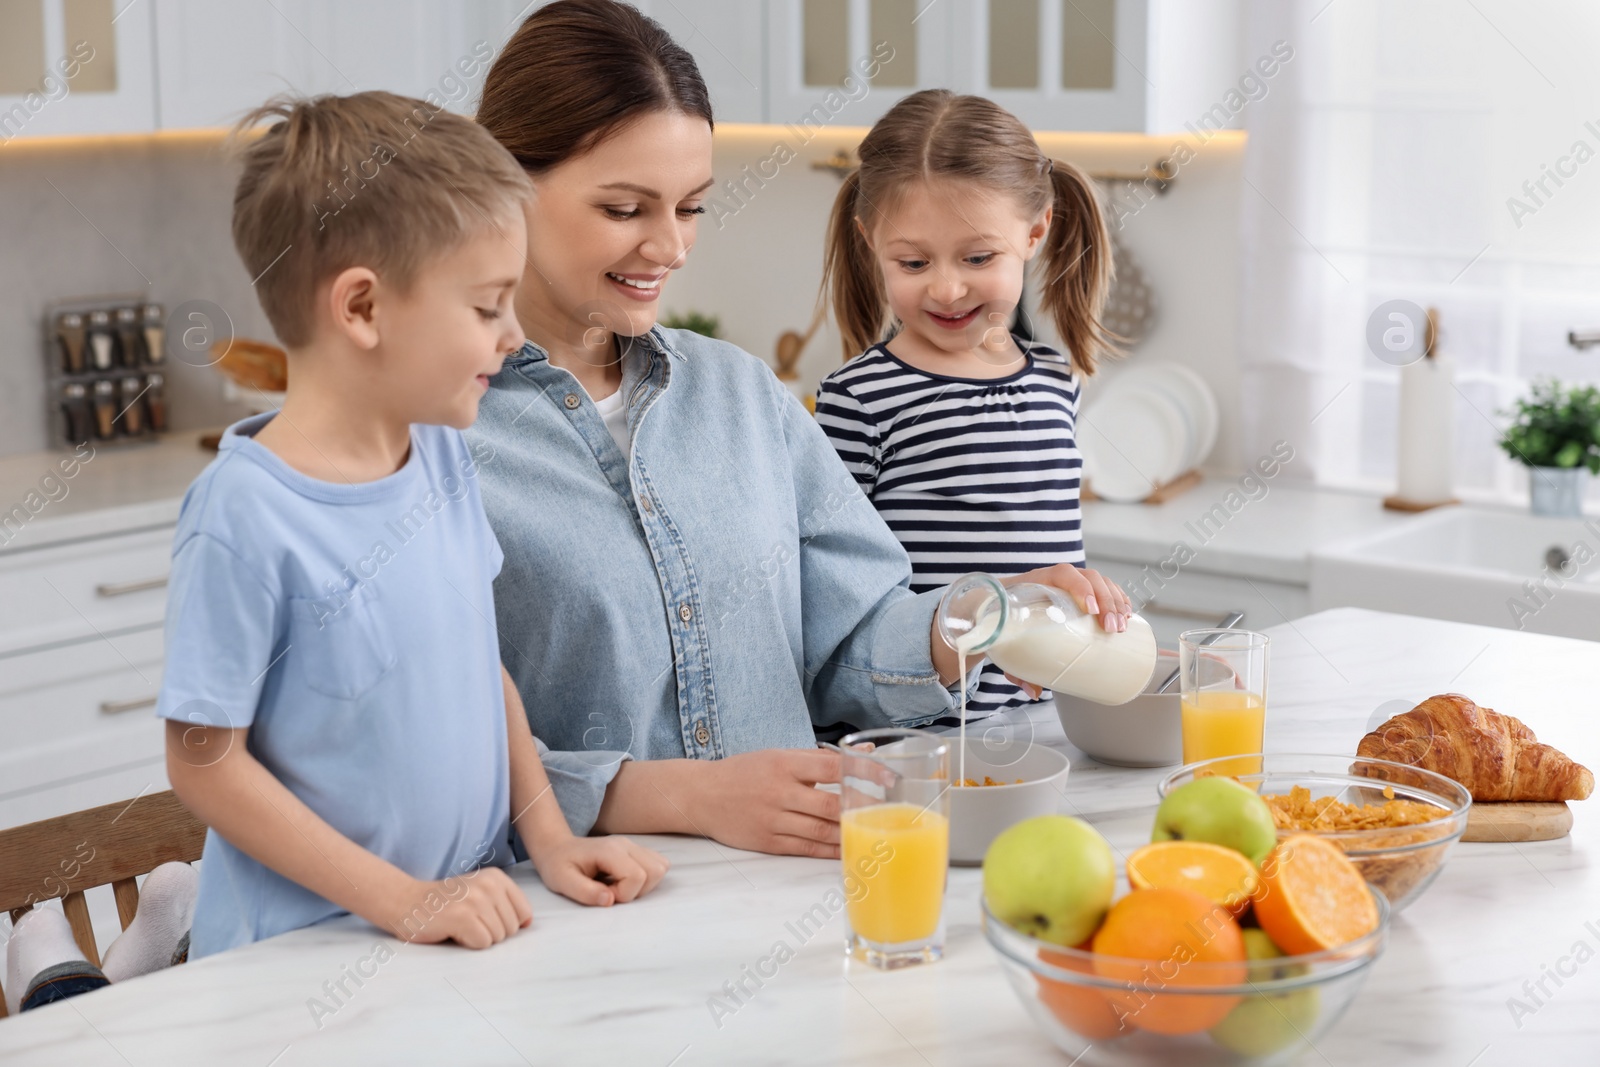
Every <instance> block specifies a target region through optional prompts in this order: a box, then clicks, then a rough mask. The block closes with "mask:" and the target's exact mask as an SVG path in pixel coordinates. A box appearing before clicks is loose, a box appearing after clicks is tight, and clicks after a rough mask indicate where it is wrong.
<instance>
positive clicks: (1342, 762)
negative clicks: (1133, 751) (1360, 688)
mask: <svg viewBox="0 0 1600 1067" xmlns="http://www.w3.org/2000/svg"><path fill="white" fill-rule="evenodd" d="M1243 758H1244V759H1248V760H1253V761H1259V763H1260V767H1261V769H1260V771H1258V772H1256V773H1253V774H1235V775H1233V777H1235V778H1237V779H1238V780H1239V781H1241V782H1243V783H1244V784H1245V785H1248V786H1250V787H1252V788H1254V789H1256V790H1257V792H1259V793H1261V794H1262V795H1263V796H1269V795H1273V794H1286V793H1288V792H1289V791H1290V790H1291V789H1293V788H1294V787H1295V786H1297V785H1298V786H1304V787H1305V789H1306V790H1307V791H1308V792H1309V793H1310V794H1311V799H1312V800H1313V801H1315V800H1317V799H1319V798H1322V797H1332V798H1334V799H1335V800H1339V801H1342V802H1343V803H1346V804H1352V805H1355V806H1357V807H1360V806H1363V805H1369V804H1370V805H1374V806H1381V805H1382V804H1383V803H1384V802H1385V801H1386V800H1389V799H1391V797H1390V796H1388V795H1386V793H1391V794H1392V799H1395V800H1414V801H1420V802H1422V803H1425V804H1433V805H1435V806H1437V807H1438V808H1439V809H1440V814H1439V817H1438V818H1436V819H1433V820H1431V821H1429V822H1423V823H1414V824H1412V825H1410V826H1396V827H1376V828H1373V829H1365V830H1335V829H1319V828H1316V827H1315V826H1313V827H1311V828H1309V829H1304V830H1299V831H1295V830H1279V831H1278V837H1279V838H1280V839H1281V838H1283V837H1286V836H1288V835H1289V834H1290V833H1296V832H1298V833H1313V834H1316V835H1317V836H1318V837H1325V838H1327V839H1328V840H1329V841H1332V842H1333V843H1334V844H1336V845H1338V846H1339V847H1340V848H1341V849H1343V850H1344V854H1345V855H1346V856H1349V857H1350V860H1351V862H1352V863H1354V864H1355V865H1356V867H1357V869H1358V870H1360V871H1361V875H1362V877H1363V878H1365V879H1366V880H1367V882H1368V884H1369V885H1371V886H1373V887H1374V888H1376V889H1378V890H1379V891H1380V892H1381V893H1382V894H1383V895H1384V897H1385V898H1387V900H1388V902H1389V906H1390V907H1392V908H1393V909H1394V910H1395V911H1396V912H1400V911H1402V910H1404V909H1405V907H1406V905H1408V904H1410V903H1411V902H1412V901H1413V900H1416V899H1417V898H1418V897H1419V896H1421V895H1422V893H1423V891H1424V890H1425V889H1427V888H1428V886H1429V885H1431V884H1432V883H1433V880H1434V879H1435V878H1436V877H1438V875H1439V871H1440V870H1441V869H1442V868H1443V867H1444V861H1445V857H1446V856H1448V855H1449V853H1450V848H1451V846H1453V845H1454V844H1455V843H1456V842H1457V841H1459V840H1460V839H1461V835H1462V833H1464V832H1465V831H1466V829H1467V812H1468V810H1469V809H1470V808H1471V807H1472V794H1471V793H1469V792H1468V791H1467V789H1466V787H1465V786H1463V785H1461V784H1460V783H1458V782H1455V781H1452V780H1451V779H1449V778H1446V777H1445V776H1444V775H1442V774H1435V773H1434V772H1433V771H1426V770H1423V769H1422V768H1420V767H1411V766H1407V765H1406V764H1404V763H1392V762H1390V761H1389V760H1381V759H1367V758H1365V757H1357V756H1333V755H1311V754H1303V753H1265V754H1261V755H1253V756H1247V757H1243ZM1240 759H1241V757H1238V756H1234V757H1231V758H1229V759H1226V760H1203V761H1201V762H1199V763H1191V764H1188V765H1187V766H1183V767H1179V768H1178V769H1177V770H1175V771H1173V772H1172V773H1171V774H1169V775H1167V777H1166V778H1164V779H1162V781H1161V784H1160V785H1158V786H1157V787H1156V790H1157V792H1159V793H1160V794H1161V797H1162V798H1163V799H1165V798H1166V795H1167V794H1168V793H1170V792H1171V791H1172V790H1174V789H1176V788H1177V787H1178V786H1180V785H1183V784H1184V783H1185V782H1188V781H1192V780H1193V779H1195V778H1197V777H1205V776H1206V773H1207V771H1208V770H1209V769H1210V768H1211V767H1212V766H1213V765H1215V764H1218V763H1222V762H1231V763H1233V764H1234V765H1235V766H1237V764H1238V761H1239V760H1240ZM1363 772H1364V773H1363Z"/></svg>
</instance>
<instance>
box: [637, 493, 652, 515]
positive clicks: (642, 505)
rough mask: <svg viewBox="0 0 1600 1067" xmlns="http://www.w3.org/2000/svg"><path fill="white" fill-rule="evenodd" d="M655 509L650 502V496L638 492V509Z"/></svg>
mask: <svg viewBox="0 0 1600 1067" xmlns="http://www.w3.org/2000/svg"><path fill="white" fill-rule="evenodd" d="M655 509H656V506H655V505H654V504H652V503H650V498H649V497H647V496H645V495H644V494H643V493H640V494H639V510H640V511H654V510H655Z"/></svg>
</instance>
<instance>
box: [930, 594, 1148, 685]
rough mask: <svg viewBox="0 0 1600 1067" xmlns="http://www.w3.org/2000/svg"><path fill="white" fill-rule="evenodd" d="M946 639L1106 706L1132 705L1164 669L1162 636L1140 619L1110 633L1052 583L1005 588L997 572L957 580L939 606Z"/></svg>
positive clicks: (964, 651) (967, 653)
mask: <svg viewBox="0 0 1600 1067" xmlns="http://www.w3.org/2000/svg"><path fill="white" fill-rule="evenodd" d="M936 621H937V623H938V627H939V636H940V637H942V638H944V640H945V642H946V643H947V644H948V645H950V647H951V648H953V649H955V650H956V652H957V653H959V654H960V656H961V663H962V674H963V676H964V675H965V673H966V670H967V664H968V659H969V657H971V658H973V659H976V658H977V657H979V656H984V655H987V656H988V657H989V658H990V659H991V660H993V661H994V662H995V663H996V664H998V665H999V667H1000V669H1001V670H1003V671H1005V672H1006V673H1007V674H1009V675H1011V676H1012V677H1013V678H1021V679H1022V680H1023V681H1027V682H1032V683H1033V684H1034V685H1038V686H1043V687H1044V688H1046V689H1049V690H1052V691H1054V692H1057V693H1067V694H1070V695H1072V696H1076V697H1082V698H1083V699H1085V700H1092V701H1095V702H1096V703H1098V704H1125V703H1127V702H1128V701H1130V700H1132V699H1133V698H1134V697H1136V696H1138V695H1139V694H1140V693H1141V692H1143V691H1144V687H1145V683H1146V682H1148V681H1149V680H1150V675H1151V672H1153V671H1154V670H1155V666H1156V637H1155V634H1154V633H1153V632H1151V630H1150V624H1149V623H1147V622H1145V621H1144V619H1142V618H1140V617H1139V616H1138V615H1130V616H1128V628H1127V629H1126V630H1123V631H1122V632H1121V633H1108V632H1106V631H1105V630H1104V629H1102V628H1101V626H1100V620H1099V619H1098V618H1096V617H1095V616H1093V615H1088V614H1085V613H1084V612H1083V611H1082V610H1081V609H1080V608H1079V607H1078V605H1077V604H1075V603H1073V602H1072V598H1071V597H1069V596H1068V595H1067V594H1066V593H1064V592H1062V591H1061V590H1059V589H1056V588H1054V587H1051V586H1046V585H1034V584H1031V583H1023V584H1020V585H1013V586H1009V587H1007V586H1003V585H1001V584H1000V580H999V579H998V578H996V577H994V576H993V575H990V574H982V573H973V574H968V575H964V576H962V577H961V578H959V579H957V580H956V581H955V582H953V583H952V584H951V586H950V588H949V589H948V590H947V591H946V592H945V595H944V599H942V600H941V601H940V602H939V611H938V615H937V619H936Z"/></svg>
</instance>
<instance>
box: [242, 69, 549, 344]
mask: <svg viewBox="0 0 1600 1067" xmlns="http://www.w3.org/2000/svg"><path fill="white" fill-rule="evenodd" d="M273 120H276V121H273ZM268 121H272V122H273V124H272V126H271V127H270V128H269V129H268V130H267V131H266V132H265V133H264V134H262V135H261V136H259V137H255V138H254V139H251V140H248V141H247V142H245V143H243V145H242V148H241V150H240V153H239V154H240V157H241V159H242V162H243V164H244V173H243V174H241V175H240V177H239V185H238V188H237V189H236V190H235V191H234V194H233V243H234V246H235V247H236V248H238V250H239V255H240V256H241V257H242V258H243V259H244V265H245V268H246V269H247V270H249V272H250V276H251V277H252V278H254V279H255V280H256V281H255V287H256V293H257V296H258V297H259V299H260V301H261V307H262V310H264V311H265V312H266V314H267V320H268V321H269V322H270V323H271V324H272V328H273V329H274V330H275V331H276V332H277V334H278V339H279V340H280V341H282V342H283V344H285V345H287V346H289V347H290V348H296V347H300V346H303V345H305V344H307V343H308V342H309V341H310V340H311V333H312V324H313V321H314V318H315V314H314V307H313V302H314V298H315V294H316V291H317V287H318V286H319V285H321V284H322V283H323V282H325V281H327V280H328V279H329V278H332V277H333V276H334V275H336V274H338V273H339V272H340V271H343V270H346V269H348V268H350V267H356V266H364V267H370V268H371V269H372V270H373V271H375V272H376V273H377V274H378V275H379V276H380V277H381V278H382V279H383V280H384V282H385V283H386V284H388V285H392V286H394V287H395V288H396V289H398V290H399V291H400V292H402V293H404V292H406V291H407V290H408V289H409V288H410V286H411V284H412V282H414V281H415V280H416V277H417V273H418V271H419V270H421V268H422V267H423V265H424V264H425V263H426V262H427V261H429V260H430V259H433V258H436V257H438V256H440V255H443V254H446V253H448V252H450V251H452V250H453V249H454V248H456V247H457V246H459V245H460V244H461V243H462V242H463V241H465V240H467V239H468V238H469V237H471V236H473V235H474V234H476V233H480V232H482V231H484V230H487V229H490V228H491V227H495V228H500V229H505V228H507V227H515V226H521V225H522V215H521V207H522V203H523V201H524V200H526V199H527V197H528V196H529V194H530V192H531V189H532V186H531V185H530V183H529V181H528V176H527V174H526V173H524V172H523V170H522V168H521V167H520V166H519V165H518V164H517V161H516V160H515V159H514V158H513V157H512V155H511V153H509V152H508V151H506V150H505V149H504V148H502V147H501V146H500V144H499V142H497V141H496V140H495V139H494V138H493V137H491V136H490V135H489V133H488V132H487V131H486V130H484V129H483V128H482V127H481V126H479V125H478V124H477V123H475V122H473V121H472V120H471V119H467V118H463V117H461V116H460V115H454V114H451V113H450V112H448V111H444V110H441V109H438V108H435V107H433V106H431V105H429V104H427V103H425V102H423V101H421V100H416V99H412V98H410V97H404V96H396V95H395V94H393V93H383V92H368V93H356V94H354V95H351V96H318V97H314V98H311V99H293V98H284V97H280V98H276V99H273V100H270V101H268V102H267V103H266V104H264V105H262V106H261V107H259V108H257V109H256V110H255V111H253V112H251V113H250V114H249V115H247V116H245V118H244V119H242V120H241V121H240V122H239V125H238V127H237V128H236V131H235V132H236V135H242V134H244V133H246V132H247V131H251V130H253V128H254V127H256V126H258V125H260V124H261V123H263V122H268ZM240 139H241V141H244V138H243V137H241V138H240Z"/></svg>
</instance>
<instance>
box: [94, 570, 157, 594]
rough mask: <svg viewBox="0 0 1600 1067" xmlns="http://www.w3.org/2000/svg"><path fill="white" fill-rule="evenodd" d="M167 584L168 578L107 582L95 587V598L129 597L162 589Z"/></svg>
mask: <svg viewBox="0 0 1600 1067" xmlns="http://www.w3.org/2000/svg"><path fill="white" fill-rule="evenodd" d="M166 584H167V576H166V575H165V574H163V575H162V576H161V577H159V578H142V579H140V580H139V581H137V582H106V583H104V584H102V585H97V586H95V587H94V595H95V596H105V597H111V596H127V595H128V594H129V593H143V592H146V591H147V590H150V589H160V588H161V587H162V586H164V585H166Z"/></svg>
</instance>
